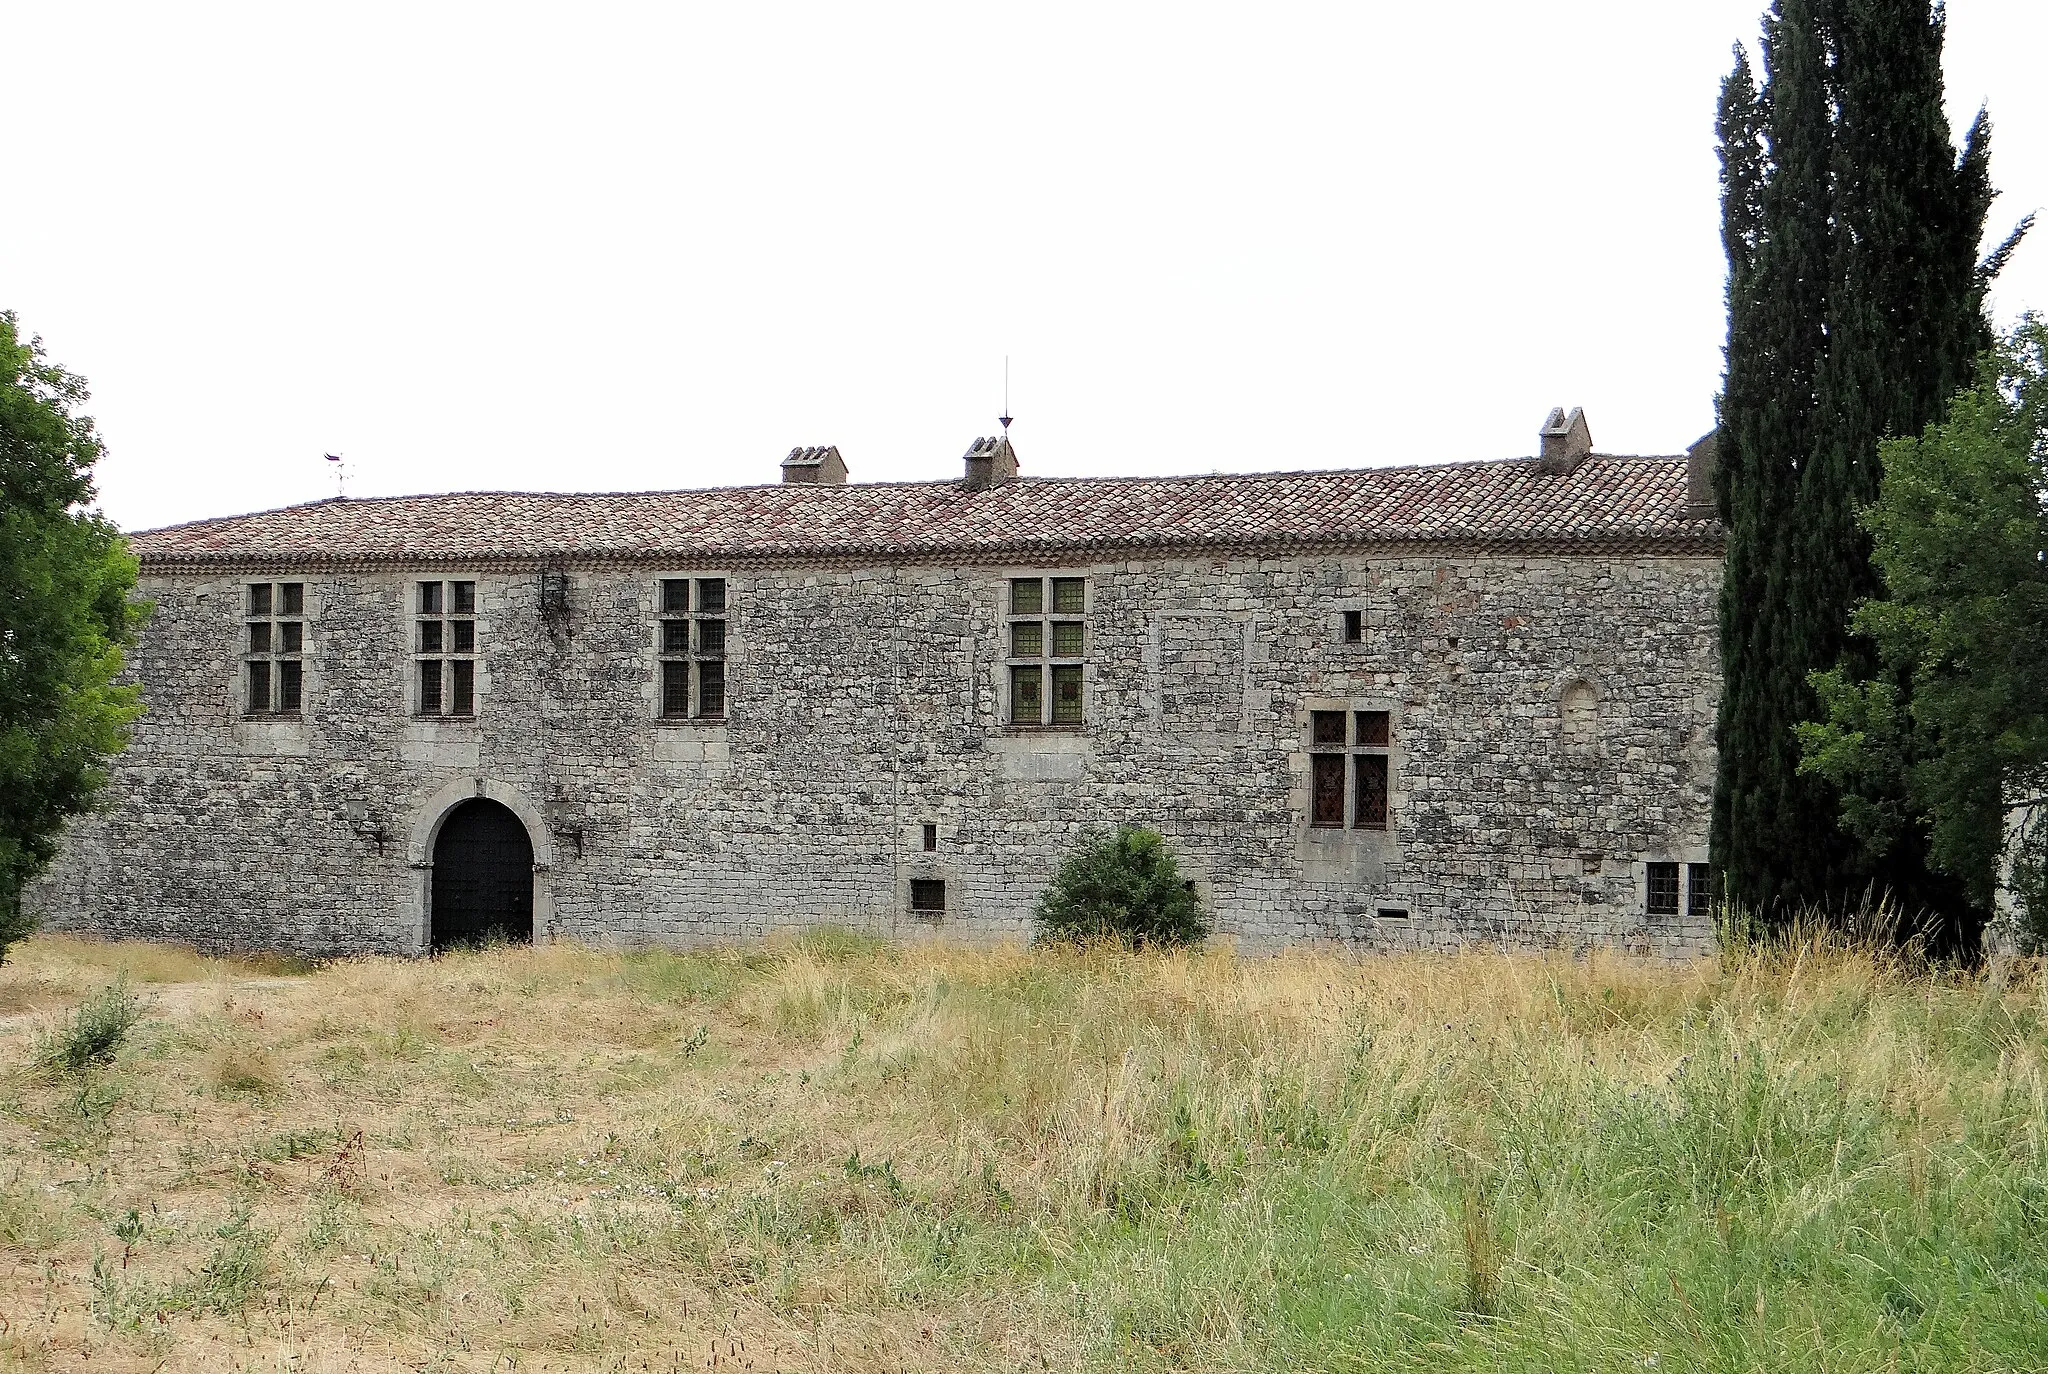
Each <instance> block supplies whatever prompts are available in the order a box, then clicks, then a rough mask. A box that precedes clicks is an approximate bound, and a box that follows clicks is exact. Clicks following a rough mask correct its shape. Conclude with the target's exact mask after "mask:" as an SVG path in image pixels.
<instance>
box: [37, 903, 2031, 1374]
mask: <svg viewBox="0 0 2048 1374" xmlns="http://www.w3.org/2000/svg"><path fill="white" fill-rule="evenodd" d="M117 977H119V978H125V992H124V991H123V990H122V985H120V984H116V979H117ZM110 984H114V985H115V991H113V992H112V993H103V992H102V991H101V990H102V989H106V988H107V987H108V986H109V985H110ZM125 995H132V996H133V997H134V998H135V999H136V1000H137V1001H138V1002H139V1006H140V1019H139V1020H137V1021H136V1022H135V1024H134V1025H133V1027H132V1028H131V1029H129V1030H128V1031H127V1032H126V1034H125V1036H122V1035H121V1034H120V1033H119V1030H118V1024H116V1025H115V1028H114V1029H113V1030H111V1031H110V1030H108V1029H107V1024H108V1023H107V1020H106V1017H105V1016H104V1015H102V1016H101V1024H100V1029H99V1036H100V1038H99V1040H98V1041H97V1042H92V1035H93V1027H92V1026H91V1025H90V1024H87V1025H84V1026H83V1027H81V1024H80V1023H79V1022H78V1020H77V1018H76V1014H75V1013H76V1009H77V1008H79V1007H80V1005H81V1004H90V1005H96V1006H98V1007H99V1009H100V1012H101V1013H105V1012H106V1011H107V1010H108V1008H110V1007H111V1008H113V1009H115V1010H116V1011H118V1009H119V1003H120V999H121V998H122V997H123V996H125ZM95 999H97V1000H95ZM90 1019H91V1018H90V1017H88V1021H90ZM120 1019H122V1018H120V1017H119V1016H115V1017H114V1022H115V1023H118V1021H119V1020H120ZM2044 1021H2048V982H2044V980H2043V978H2042V976H2041V974H2040V972H2039V970H2038V969H2035V968H2032V967H2018V968H2011V969H2007V970H2004V971H2003V972H2001V973H2000V974H1999V975H1998V976H1996V977H1988V976H1969V977H1965V976H1958V975H1944V974H1939V973H1928V972H1924V971H1922V972H1915V971H1912V970H1909V969H1905V968H1901V967H1898V966H1895V965H1891V964H1888V963H1886V962H1885V961H1883V960H1879V959H1874V958H1872V957H1870V956H1869V955H1867V954H1863V953H1858V952H1855V951H1851V950H1843V949H1839V948H1829V947H1827V946H1825V945H1824V944H1815V943H1807V944H1804V945H1797V946H1787V947H1784V948H1779V949H1774V950H1765V951H1759V952H1755V953H1751V954H1748V955H1745V956H1743V957H1740V958H1729V959H1726V960H1723V961H1721V962H1720V963H1709V964H1702V965H1699V966H1696V967H1690V968H1671V967H1661V966H1656V965H1647V964H1639V963H1632V962H1625V961H1620V960H1617V959H1610V958H1606V957H1594V958H1592V959H1580V960H1576V961H1575V960H1572V959H1568V958H1565V957H1562V956H1559V957H1555V958H1541V957H1514V958H1510V957H1503V956H1501V955H1498V954H1489V953H1477V952H1475V953H1470V954H1465V955H1461V956H1456V957H1387V958H1373V959H1364V960H1351V959H1342V958H1338V957H1334V956H1325V955H1303V956H1300V957H1289V958H1280V959H1272V960H1256V961H1255V960H1243V961H1240V960H1236V959H1233V958H1231V957H1229V956H1228V955H1220V954H1209V955H1201V956H1159V955H1147V956H1127V955H1117V954H1111V953H1090V954H1077V953H1047V952H1034V951H1025V950H1016V949H1006V950H999V951H993V952H989V951H969V950H964V949H958V948H948V947H944V946H920V947H913V948H890V947H884V946H881V945H878V944H875V943H873V942H870V941H867V940H865V939H862V938H859V937H855V936H851V935H847V934H844V933H840V932H834V931H830V930H820V931H816V932H814V933H812V934H811V935H809V936H807V937H805V938H804V939H802V940H800V941H791V942H787V943H783V944H777V945H770V946H767V947H764V948H753V949H740V950H731V951H724V952H713V953H704V954H689V955H678V954H668V953H640V954H617V953H603V952H595V951H589V950H583V949H573V948H560V947H556V948H547V949H538V950H532V949H497V950H487V951H482V952H478V953H474V954H462V955H454V956H450V957H445V958H438V959H434V960H431V961H418V962H408V961H404V960H396V959H363V960H353V961H345V962H341V963H336V964H333V965H329V966H326V967H321V968H302V967H295V966H293V965H292V964H291V963H289V962H288V961H283V960H249V961H228V960H216V959H206V958H200V957H197V956H195V955H192V954H189V953H185V952H182V951H177V950H172V949H165V948H161V947H153V946H137V945H100V944H92V943H88V942H83V941H77V940H71V939H62V938H55V937H45V938H41V939H38V940H34V941H31V942H29V943H28V944H27V945H24V946H22V947H19V948H18V949H17V950H16V951H15V956H14V960H13V962H11V963H9V964H8V965H6V966H5V967H4V968H0V1076H4V1083H5V1092H4V1099H5V1101H4V1112H0V1369H15V1368H21V1369H32V1370H46V1369H48V1370H72V1369H93V1370H110V1371H121V1370H136V1371H143V1370H166V1371H169V1370H266V1371H270V1370H276V1371H285V1370H290V1371H305V1372H307V1374H311V1372H313V1371H344V1370H361V1371H382V1370H464V1371H470V1370H474V1371H485V1370H501V1371H513V1370H520V1371H529V1370H558V1371H570V1370H587V1371H600V1370H606V1371H609V1370H617V1371H627V1370H671V1371H673V1370H694V1369H706V1368H717V1369H724V1370H732V1371H744V1370H762V1371H768V1370H784V1371H799V1370H801V1371H827V1370H848V1371H852V1370H863V1371H865V1370H908V1369H943V1370H1005V1371H1008V1370H1032V1369H1051V1370H1074V1369H1138V1370H1168V1369H1219V1370H1238V1369H1245V1370H1250V1369H1272V1370H1419V1369H1432V1370H1434V1369H1442V1370H1451V1369H1503V1370H1505V1369H1514V1370H1531V1371H1533V1370H1553V1369H1585V1370H1617V1371H1618V1370H1630V1371H1643V1370H1652V1369H1659V1370H1667V1371H1671V1370H1694V1369H1715V1370H1753V1369H1769V1370H1777V1369H1800V1370H1828V1371H1835V1370H1930V1369H1982V1370H2022V1369H2042V1368H2048V1090H2044V1081H2048V1080H2044V1057H2048V1040H2044ZM88 1042H92V1043H88ZM95 1044H97V1045H100V1046H102V1047H105V1048H107V1049H109V1050H110V1051H111V1059H110V1060H109V1061H108V1062H104V1063H93V1062H90V1061H91V1059H92V1055H91V1053H90V1051H91V1050H92V1049H93V1048H94V1046H95ZM67 1052H68V1053H70V1055H71V1060H72V1062H69V1063H67V1062H66V1060H65V1055H66V1053H67Z"/></svg>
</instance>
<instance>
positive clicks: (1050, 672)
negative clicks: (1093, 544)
mask: <svg viewBox="0 0 2048 1374" xmlns="http://www.w3.org/2000/svg"><path fill="white" fill-rule="evenodd" d="M1005 609H1006V611H1007V620H1006V626H1007V628H1006V632H1005V640H1006V642H1005V645H1004V647H1005V649H1006V651H1007V653H1006V657H1007V660H1008V663H1007V666H1008V669H1009V675H1010V723H1011V724H1013V725H1059V726H1074V725H1080V724H1081V723H1082V714H1083V713H1082V687H1083V680H1084V679H1083V667H1084V665H1085V664H1086V662H1087V657H1088V579H1086V578H1085V577H1013V578H1011V579H1010V586H1009V594H1008V598H1007V603H1006V608H1005Z"/></svg>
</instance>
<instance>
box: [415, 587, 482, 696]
mask: <svg viewBox="0 0 2048 1374" xmlns="http://www.w3.org/2000/svg"><path fill="white" fill-rule="evenodd" d="M414 590H415V605H414V608H413V610H414V615H413V644H412V653H413V674H414V681H415V684H416V687H415V692H414V702H413V713H414V714H415V715H421V716H474V715H475V714H476V583H474V582H420V583H417V584H415V589H414Z"/></svg>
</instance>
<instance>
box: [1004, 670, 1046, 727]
mask: <svg viewBox="0 0 2048 1374" xmlns="http://www.w3.org/2000/svg"><path fill="white" fill-rule="evenodd" d="M1044 689H1045V669H1043V668H1040V667H1038V666H1036V665H1035V664H1034V665H1032V666H1031V667H1016V668H1012V669H1010V719H1011V720H1013V721H1015V722H1017V723H1018V724H1020V725H1039V724H1042V723H1043V722H1044V720H1045V696H1044Z"/></svg>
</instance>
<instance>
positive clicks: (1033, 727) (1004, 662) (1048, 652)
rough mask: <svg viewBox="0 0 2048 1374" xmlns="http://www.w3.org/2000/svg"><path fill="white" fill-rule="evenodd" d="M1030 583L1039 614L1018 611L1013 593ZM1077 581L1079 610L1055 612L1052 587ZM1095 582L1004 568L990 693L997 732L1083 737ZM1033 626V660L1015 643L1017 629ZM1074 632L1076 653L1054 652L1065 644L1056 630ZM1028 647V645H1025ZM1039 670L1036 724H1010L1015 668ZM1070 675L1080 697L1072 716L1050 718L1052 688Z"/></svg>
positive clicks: (1089, 710) (1089, 698)
mask: <svg viewBox="0 0 2048 1374" xmlns="http://www.w3.org/2000/svg"><path fill="white" fill-rule="evenodd" d="M1032 581H1036V582H1038V584H1039V589H1040V590H1039V596H1040V602H1039V609H1038V610H1037V611H1035V612H1034V611H1030V610H1019V609H1017V606H1018V603H1017V601H1016V600H1015V592H1014V591H1013V589H1014V588H1015V587H1016V585H1017V584H1018V583H1028V582H1032ZM1059 582H1068V583H1071V582H1078V583H1080V584H1081V608H1080V609H1079V610H1072V609H1068V610H1058V609H1055V607H1056V606H1057V605H1058V604H1059V602H1058V598H1057V592H1056V589H1055V586H1054V584H1055V583H1059ZM1096 583H1097V579H1096V578H1095V576H1094V575H1093V574H1091V573H1090V572H1089V571H1088V570H1086V569H1081V568H1071V567H1066V568H1008V569H1005V570H1004V571H1003V572H1002V574H1001V576H1000V577H999V579H998V580H997V583H996V588H995V600H996V634H997V636H998V637H999V640H998V645H997V649H998V652H997V655H996V662H997V664H998V665H999V666H998V669H997V680H996V693H997V711H998V718H999V720H1000V721H1001V722H1002V729H1003V730H1005V731H1007V732H1014V733H1019V734H1085V733H1086V732H1087V730H1088V726H1089V722H1090V721H1091V720H1092V719H1093V718H1094V709H1093V708H1094V686H1095V664H1094V660H1093V658H1092V656H1091V655H1092V652H1093V650H1094V648H1095V634H1096V629H1095V617H1096V607H1097V602H1096V596H1097V586H1096ZM1034 624H1035V625H1036V626H1037V627H1038V631H1037V634H1038V648H1039V652H1038V653H1037V654H1036V655H1033V654H1029V653H1024V654H1020V653H1019V652H1018V650H1019V649H1020V648H1021V647H1024V644H1021V643H1020V642H1019V639H1018V627H1019V626H1025V627H1028V626H1031V625H1034ZM1075 625H1078V626H1079V627H1080V644H1079V647H1080V652H1079V653H1078V654H1063V653H1060V652H1059V649H1060V648H1061V647H1062V643H1063V641H1064V642H1068V643H1070V642H1071V640H1067V639H1066V637H1065V636H1064V635H1063V634H1062V633H1061V630H1060V629H1058V628H1056V627H1061V626H1075ZM1026 642H1028V641H1026ZM1030 668H1037V669H1039V670H1040V671H1039V687H1038V693H1039V712H1038V719H1037V720H1036V721H1031V720H1018V719H1016V714H1017V712H1016V684H1017V682H1018V680H1019V676H1020V674H1019V673H1018V672H1017V670H1018V669H1030ZM1063 669H1071V670H1076V671H1075V673H1074V677H1073V678H1072V679H1071V680H1073V681H1075V682H1076V684H1077V690H1078V692H1079V695H1080V702H1079V707H1078V715H1077V716H1076V717H1075V718H1074V719H1071V720H1059V719H1055V716H1056V715H1057V714H1058V707H1059V702H1058V699H1057V683H1058V682H1059V679H1060V676H1061V674H1060V670H1063Z"/></svg>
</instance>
